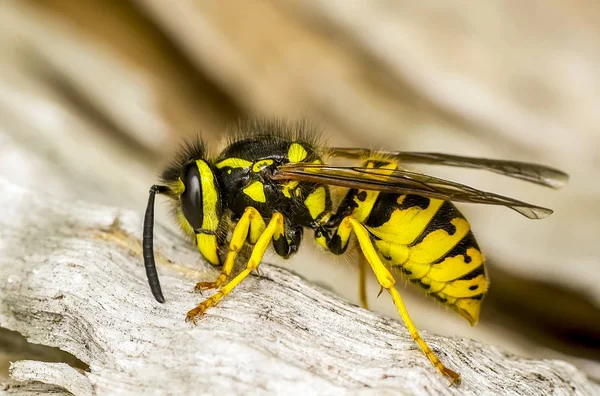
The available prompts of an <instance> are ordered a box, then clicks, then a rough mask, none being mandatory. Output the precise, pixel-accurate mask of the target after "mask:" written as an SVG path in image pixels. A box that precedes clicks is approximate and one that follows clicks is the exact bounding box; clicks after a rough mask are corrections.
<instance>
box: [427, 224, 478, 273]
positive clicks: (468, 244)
mask: <svg viewBox="0 0 600 396" xmlns="http://www.w3.org/2000/svg"><path fill="white" fill-rule="evenodd" d="M469 248H475V249H477V250H479V245H477V241H476V240H475V236H474V235H473V233H472V232H471V231H469V232H468V233H467V235H465V236H464V238H463V239H461V240H460V242H459V243H458V244H457V245H456V246H454V247H453V248H452V250H450V251H449V252H448V253H446V254H445V255H444V256H443V257H440V258H439V259H437V260H436V261H434V262H433V263H432V264H434V265H435V264H439V263H441V262H442V261H444V260H445V259H446V258H448V257H456V256H458V255H462V256H463V257H464V260H465V263H467V264H469V263H470V262H471V256H469V255H467V249H469Z"/></svg>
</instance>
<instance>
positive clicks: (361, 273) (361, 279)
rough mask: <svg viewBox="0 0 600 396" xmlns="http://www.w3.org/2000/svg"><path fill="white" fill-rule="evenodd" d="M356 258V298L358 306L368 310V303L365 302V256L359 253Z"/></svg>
mask: <svg viewBox="0 0 600 396" xmlns="http://www.w3.org/2000/svg"><path fill="white" fill-rule="evenodd" d="M359 254H360V257H359V258H358V296H359V298H360V305H361V306H362V307H363V308H364V309H369V303H368V301H367V264H368V263H367V260H366V259H365V255H364V254H362V253H359Z"/></svg>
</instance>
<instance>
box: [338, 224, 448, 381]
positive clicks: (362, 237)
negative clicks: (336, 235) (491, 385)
mask: <svg viewBox="0 0 600 396" xmlns="http://www.w3.org/2000/svg"><path fill="white" fill-rule="evenodd" d="M350 230H352V231H354V233H355V234H356V237H357V239H358V243H359V245H360V248H361V250H362V252H363V254H364V256H365V258H366V259H367V261H368V263H369V264H370V265H371V269H372V270H373V272H374V273H375V276H376V277H377V281H379V284H380V285H381V287H382V288H383V289H386V290H387V291H388V293H390V296H391V297H392V300H393V301H394V304H395V305H396V308H397V309H398V312H399V313H400V316H401V317H402V320H403V321H404V324H405V325H406V327H407V328H408V332H409V333H410V335H411V337H412V339H413V340H414V341H415V342H416V343H417V345H419V347H420V348H421V350H422V351H423V353H424V354H425V356H427V358H428V359H429V361H430V362H431V364H433V366H434V367H436V368H437V369H438V370H439V371H440V372H441V373H442V374H443V375H445V376H447V377H448V378H450V380H451V381H452V383H453V384H458V383H460V375H458V373H456V372H454V371H453V370H450V369H449V368H447V367H446V366H444V364H443V363H442V362H441V361H440V359H439V358H438V357H437V356H436V355H435V354H434V353H433V351H432V350H431V348H429V346H428V345H427V344H426V343H425V341H424V340H423V338H422V337H421V335H420V334H419V332H418V330H417V328H416V327H415V325H414V323H413V321H412V319H411V318H410V315H409V314H408V311H407V310H406V307H405V306H404V302H403V301H402V298H401V297H400V293H398V290H396V288H394V283H395V282H396V280H395V279H394V277H393V275H392V274H391V273H390V271H389V270H388V269H387V268H386V266H385V265H384V264H383V263H382V262H381V259H380V258H379V255H378V254H377V251H376V250H375V247H374V246H373V243H372V242H371V237H370V235H369V232H368V231H367V229H366V228H365V227H364V226H363V225H362V224H361V223H359V222H358V221H357V220H356V219H354V218H352V217H350V216H348V217H346V218H344V219H343V220H342V222H341V224H340V225H339V227H338V231H337V232H340V233H341V234H347V233H348V232H349V231H350Z"/></svg>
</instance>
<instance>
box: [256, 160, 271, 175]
mask: <svg viewBox="0 0 600 396" xmlns="http://www.w3.org/2000/svg"><path fill="white" fill-rule="evenodd" d="M269 165H273V160H272V159H265V160H261V161H256V162H255V163H254V165H252V172H255V173H257V172H260V171H261V170H262V169H263V168H266V167H267V166H269Z"/></svg>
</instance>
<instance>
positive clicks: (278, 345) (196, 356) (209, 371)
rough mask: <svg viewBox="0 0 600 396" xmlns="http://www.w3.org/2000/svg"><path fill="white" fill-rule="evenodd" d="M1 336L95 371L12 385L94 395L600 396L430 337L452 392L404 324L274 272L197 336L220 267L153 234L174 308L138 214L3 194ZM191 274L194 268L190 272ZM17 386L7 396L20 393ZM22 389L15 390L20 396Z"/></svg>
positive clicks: (567, 368)
mask: <svg viewBox="0 0 600 396" xmlns="http://www.w3.org/2000/svg"><path fill="white" fill-rule="evenodd" d="M0 208H1V209H0V326H2V327H6V328H9V329H12V330H16V331H19V332H21V333H22V334H24V335H25V336H26V337H27V338H28V340H30V341H31V342H34V343H39V344H44V345H50V346H55V347H59V348H61V349H63V350H65V351H68V352H70V353H71V354H73V355H74V356H76V357H77V358H79V359H80V360H82V361H83V362H85V363H86V364H88V365H89V371H87V372H83V373H82V372H79V371H78V370H76V369H73V368H71V367H69V366H66V365H62V364H57V363H39V362H32V361H23V362H17V363H14V364H13V365H12V368H11V372H12V375H13V377H14V379H17V380H19V381H25V380H30V381H31V380H36V381H42V382H45V383H48V384H52V385H58V386H61V387H64V388H65V389H67V390H69V391H71V392H73V393H75V394H81V395H87V394H94V393H95V394H97V395H102V394H140V393H141V392H144V393H148V394H185V393H188V394H191V393H194V394H243V393H247V392H254V393H257V394H281V393H284V392H285V393H290V392H291V393H297V394H320V395H326V394H342V393H350V394H373V395H374V394H415V395H425V394H428V395H429V394H462V395H465V394H467V395H469V394H472V395H474V394H482V393H483V394H493V393H496V394H497V393H512V394H520V395H526V394H544V393H548V394H549V393H552V394H555V395H571V394H580V395H588V394H589V395H591V394H594V392H600V388H599V387H598V386H597V385H594V384H592V383H590V382H589V381H588V380H587V379H586V377H585V375H583V374H582V373H581V372H579V371H578V370H576V369H575V368H574V367H573V366H571V365H569V364H567V363H564V362H560V361H536V360H528V359H523V358H519V357H517V356H515V355H511V354H508V353H506V352H504V351H502V350H500V349H499V348H496V347H492V346H486V345H482V344H480V343H477V342H474V341H471V340H469V339H465V338H446V337H440V336H435V335H432V334H429V333H427V332H423V334H424V336H425V338H426V340H427V342H428V343H429V344H430V345H431V346H432V348H433V349H434V350H435V351H436V352H437V353H438V354H439V356H440V357H441V358H442V359H443V360H444V361H445V362H446V363H447V364H448V366H449V367H451V368H453V369H456V370H457V371H458V372H460V373H461V374H462V376H463V384H462V385H461V386H460V388H453V387H448V382H447V380H446V379H445V378H442V377H441V376H440V375H439V374H438V373H437V372H436V371H435V370H434V369H433V368H432V367H431V366H430V364H429V362H428V361H427V360H426V359H425V357H424V356H423V355H422V354H421V352H420V351H419V350H418V349H417V347H416V346H415V345H414V343H413V342H412V340H411V338H410V336H409V335H408V334H407V332H406V329H405V328H404V326H403V325H402V324H401V323H400V322H398V321H397V320H395V319H388V318H386V317H382V316H379V315H377V314H374V313H372V312H369V311H366V310H363V309H361V308H358V307H356V306H353V305H351V304H348V303H346V302H344V301H342V300H340V299H339V298H337V297H336V296H334V295H332V294H331V293H329V292H327V291H324V290H321V289H320V288H318V287H315V286H314V285H311V284H308V283H307V282H305V281H303V280H302V279H300V278H299V277H298V276H295V275H293V274H291V273H289V272H288V271H286V270H283V269H279V268H276V267H273V266H270V265H268V264H263V265H262V267H261V269H262V273H263V275H262V277H261V278H257V277H251V278H250V279H248V280H246V281H245V282H243V283H242V285H240V286H239V287H238V288H237V289H236V290H235V291H234V292H233V293H232V294H231V295H230V296H229V297H228V298H226V299H225V300H223V301H222V303H221V304H220V305H219V306H217V307H216V308H213V309H211V310H209V311H208V313H207V314H206V315H205V317H204V318H202V320H200V321H199V323H198V325H197V326H194V325H191V324H188V323H185V322H184V320H183V319H184V316H185V313H186V312H187V310H188V309H190V308H192V307H193V306H194V305H195V304H196V303H198V302H199V301H201V300H202V298H203V297H202V296H200V295H199V294H196V293H194V292H193V291H192V289H193V284H194V281H195V280H199V279H207V280H208V279H212V278H213V277H215V275H216V273H217V272H216V270H215V269H214V268H212V267H210V266H208V265H207V264H205V263H202V262H201V261H200V259H199V255H198V254H197V253H196V252H195V251H194V250H193V249H192V248H191V247H189V246H188V244H186V243H185V241H184V239H183V238H181V237H180V236H179V235H177V234H176V233H173V232H171V231H169V230H168V229H167V228H165V227H162V226H160V225H157V230H156V242H155V245H156V247H157V259H158V260H157V261H158V266H159V271H160V274H161V277H162V282H163V286H164V291H165V296H166V298H167V302H166V303H165V304H158V303H156V302H155V301H154V299H153V298H152V296H151V294H150V292H149V290H148V286H147V283H146V279H145V274H144V270H143V266H142V260H141V255H140V253H141V248H140V234H141V227H140V224H141V219H140V217H139V215H137V214H136V213H132V212H129V211H124V210H120V209H116V208H111V207H103V206H95V205H90V204H86V203H83V202H63V201H61V200H58V199H54V198H52V197H50V196H47V195H44V196H42V195H36V194H34V193H31V192H29V191H28V190H25V189H22V188H20V187H16V186H14V185H12V184H9V183H7V182H2V183H0ZM188 265H189V266H190V267H196V268H197V269H195V270H193V269H190V268H188V267H186V266H188ZM12 389H14V388H10V389H8V390H7V391H5V392H8V393H11V392H13V391H12ZM23 389H26V387H25V388H20V390H23Z"/></svg>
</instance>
